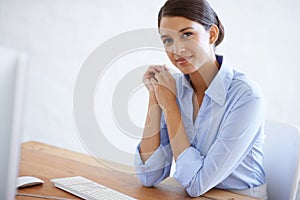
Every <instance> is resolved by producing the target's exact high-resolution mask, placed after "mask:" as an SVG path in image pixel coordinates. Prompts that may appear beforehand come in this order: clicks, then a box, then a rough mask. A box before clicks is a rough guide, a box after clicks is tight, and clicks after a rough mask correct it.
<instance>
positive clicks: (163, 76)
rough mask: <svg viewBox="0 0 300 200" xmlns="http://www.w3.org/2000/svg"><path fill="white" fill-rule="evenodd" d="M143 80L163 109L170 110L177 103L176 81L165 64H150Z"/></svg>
mask: <svg viewBox="0 0 300 200" xmlns="http://www.w3.org/2000/svg"><path fill="white" fill-rule="evenodd" d="M143 82H144V84H145V86H146V87H147V89H148V91H149V93H150V95H151V94H154V96H155V98H156V101H157V103H158V105H159V106H160V107H161V109H163V110H168V109H169V108H170V107H171V106H172V104H173V103H176V81H175V79H174V77H173V76H172V74H171V73H170V72H169V70H168V68H167V67H166V66H165V65H156V66H150V67H149V68H148V69H147V71H146V72H145V74H144V76H143Z"/></svg>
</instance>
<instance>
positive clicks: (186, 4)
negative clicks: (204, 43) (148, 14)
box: [158, 0, 224, 46]
mask: <svg viewBox="0 0 300 200" xmlns="http://www.w3.org/2000/svg"><path fill="white" fill-rule="evenodd" d="M164 16H169V17H175V16H180V17H185V18H187V19H189V20H192V21H196V22H198V23H200V24H201V25H202V26H204V28H205V29H206V30H208V29H209V28H210V27H211V25H213V24H215V25H216V26H217V27H218V28H219V35H218V39H217V41H216V42H215V46H218V45H219V44H220V43H221V42H222V40H223V38H224V27H223V25H222V23H221V22H220V20H219V18H218V15H217V14H216V12H215V11H214V10H213V9H212V8H211V7H210V5H209V4H208V2H207V1H206V0H168V1H167V2H166V3H165V4H164V5H163V6H162V7H161V9H160V11H159V13H158V27H160V21H161V18H162V17H164Z"/></svg>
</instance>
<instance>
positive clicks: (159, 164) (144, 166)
mask: <svg viewBox="0 0 300 200" xmlns="http://www.w3.org/2000/svg"><path fill="white" fill-rule="evenodd" d="M139 149H140V145H138V147H137V148H136V153H135V157H134V165H135V169H136V172H137V173H148V172H153V171H156V170H160V169H163V168H164V167H166V166H168V165H170V164H171V163H172V159H167V158H168V157H172V156H170V155H172V152H171V148H170V147H169V145H166V146H162V145H160V146H159V147H158V148H157V149H156V150H155V152H154V153H153V154H152V155H151V156H150V157H149V158H148V159H147V160H146V162H145V163H144V162H143V161H142V159H141V156H140V151H139ZM169 160H170V161H169Z"/></svg>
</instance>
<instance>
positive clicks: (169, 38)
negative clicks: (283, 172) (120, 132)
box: [135, 0, 267, 199]
mask: <svg viewBox="0 0 300 200" xmlns="http://www.w3.org/2000/svg"><path fill="white" fill-rule="evenodd" d="M158 27H159V33H160V35H161V40H162V42H163V44H164V47H165V49H166V53H167V55H168V57H169V59H170V60H171V62H172V63H173V64H174V65H175V66H176V67H177V68H178V69H179V70H180V71H181V72H182V74H176V75H175V76H172V75H171V74H170V72H169V71H168V69H167V67H166V66H150V67H149V68H148V70H147V71H146V72H145V74H144V77H143V81H144V84H145V85H146V87H147V89H148V91H149V105H148V113H147V119H146V124H145V128H144V132H143V138H142V140H141V143H140V144H139V146H138V148H137V156H136V159H135V167H136V171H137V174H138V177H139V179H140V181H141V182H142V184H143V185H145V186H147V187H151V186H154V185H157V184H159V183H160V182H161V181H162V180H163V179H165V178H166V177H168V176H169V174H170V168H171V164H172V159H173V157H174V159H175V162H176V170H175V173H174V178H175V179H176V180H177V181H178V182H179V183H180V184H181V185H182V186H183V187H184V188H185V190H186V191H187V193H188V194H189V195H190V196H192V197H197V196H200V195H202V194H203V193H205V192H207V191H208V190H210V189H211V188H221V189H225V190H230V191H234V192H237V193H241V194H246V195H250V196H254V197H258V198H262V199H267V193H266V184H265V173H264V169H263V166H262V159H263V153H262V144H263V138H264V137H263V136H264V133H263V124H264V105H263V97H262V94H261V92H260V90H259V88H258V87H257V86H256V85H255V84H254V83H253V82H251V81H250V80H249V79H248V78H247V77H246V76H245V75H244V74H242V73H240V72H237V71H235V70H233V69H231V68H230V66H229V65H228V64H227V63H226V62H225V60H224V59H223V56H220V55H216V54H215V47H216V46H217V45H218V44H220V43H221V41H222V39H223V37H224V28H223V26H222V24H221V22H220V20H219V19H218V16H217V14H216V13H215V12H214V10H213V9H212V8H211V7H210V5H209V4H208V3H207V2H206V1H205V0H189V1H186V0H168V1H167V2H166V3H165V4H164V6H163V7H162V8H161V10H160V12H159V15H158Z"/></svg>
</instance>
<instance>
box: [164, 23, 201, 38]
mask: <svg viewBox="0 0 300 200" xmlns="http://www.w3.org/2000/svg"><path fill="white" fill-rule="evenodd" d="M188 29H195V28H194V27H192V26H189V27H185V28H183V29H180V30H179V31H178V32H180V33H182V32H183V31H186V30H188ZM165 37H168V35H161V36H160V38H165Z"/></svg>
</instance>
